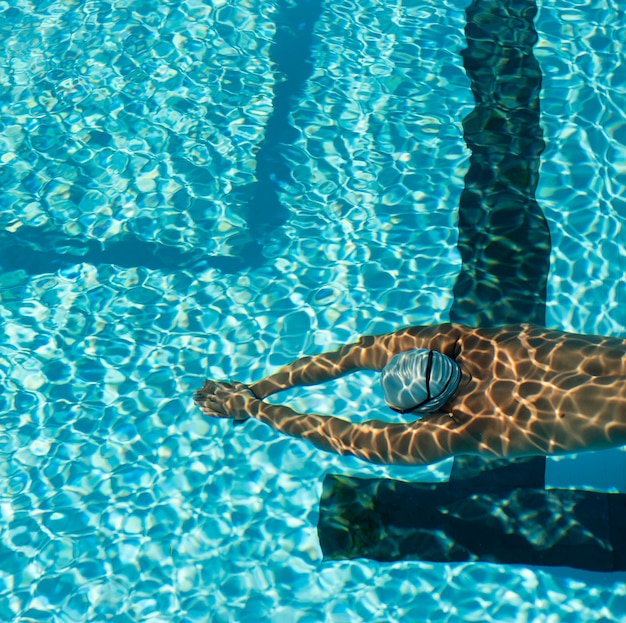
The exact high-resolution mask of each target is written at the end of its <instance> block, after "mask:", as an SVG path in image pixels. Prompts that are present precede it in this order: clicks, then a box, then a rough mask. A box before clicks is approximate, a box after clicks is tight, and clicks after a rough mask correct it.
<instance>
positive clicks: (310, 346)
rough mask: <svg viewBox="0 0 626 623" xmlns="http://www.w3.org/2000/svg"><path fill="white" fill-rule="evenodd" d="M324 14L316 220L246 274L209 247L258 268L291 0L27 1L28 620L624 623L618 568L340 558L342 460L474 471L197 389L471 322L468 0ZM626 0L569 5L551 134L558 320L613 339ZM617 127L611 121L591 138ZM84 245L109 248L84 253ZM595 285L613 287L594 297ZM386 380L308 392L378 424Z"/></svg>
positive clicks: (310, 154) (300, 214)
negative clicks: (336, 544)
mask: <svg viewBox="0 0 626 623" xmlns="http://www.w3.org/2000/svg"><path fill="white" fill-rule="evenodd" d="M322 8H323V10H322V13H321V14H320V16H319V18H318V19H317V21H316V23H315V26H314V31H313V32H314V35H313V37H314V38H313V43H312V46H313V47H312V57H311V58H312V59H313V61H312V62H313V66H312V71H311V74H310V76H309V77H308V78H307V79H306V82H305V84H304V86H303V87H302V88H303V91H302V94H301V95H300V96H299V99H298V101H297V106H294V107H293V108H292V109H291V113H290V114H291V119H292V121H293V127H294V128H295V130H296V131H297V136H295V137H294V138H293V140H292V141H291V143H290V145H289V147H288V149H286V150H285V152H284V153H282V154H281V157H283V158H285V159H286V161H287V162H289V163H290V166H291V168H292V170H293V183H291V184H285V183H282V184H281V186H280V200H281V205H283V206H284V207H285V208H286V209H288V210H289V218H288V219H287V220H286V221H285V223H284V224H283V225H281V227H280V228H279V230H278V234H279V235H278V237H276V238H275V240H276V241H277V242H275V243H267V244H265V245H264V246H263V254H264V256H265V257H266V258H267V260H268V261H267V263H266V264H265V265H263V266H262V267H259V268H257V269H254V270H253V271H249V270H245V269H244V270H242V271H240V272H232V273H230V274H225V273H224V272H223V271H222V272H220V271H219V270H217V269H215V268H214V267H213V268H212V267H210V266H208V267H207V266H203V265H200V266H199V268H197V269H194V270H191V269H190V268H184V266H192V265H195V264H194V263H195V262H196V261H197V259H196V253H197V250H198V249H201V250H202V257H206V256H210V255H215V256H220V257H226V256H228V255H229V254H231V253H232V252H233V249H235V248H236V247H237V244H238V243H239V241H240V240H241V238H240V236H241V235H242V232H243V233H245V231H246V229H247V228H248V223H247V222H246V219H245V217H244V215H243V213H242V211H241V197H240V196H239V195H237V192H236V190H237V189H241V188H245V187H246V185H249V184H251V183H253V182H254V180H255V176H254V175H255V166H256V164H257V156H258V150H259V148H260V146H261V145H262V141H263V138H264V128H265V127H266V125H267V123H268V120H269V119H270V118H271V115H272V112H273V108H272V103H273V101H274V98H275V95H276V82H277V80H279V78H280V77H279V76H276V74H275V72H274V71H273V67H272V57H271V55H272V51H271V48H272V45H274V42H275V34H276V28H275V24H276V23H277V20H278V18H279V16H278V15H277V12H278V11H279V10H280V6H278V5H272V4H267V3H255V2H250V3H245V4H241V3H238V4H237V6H234V5H230V4H227V3H223V4H220V3H214V4H212V5H210V6H209V5H203V4H200V3H191V2H185V3H183V2H181V3H178V2H161V3H159V4H158V6H157V5H156V4H155V3H150V2H146V3H143V4H141V5H132V6H131V5H130V4H127V3H124V2H116V3H113V4H109V5H107V4H105V3H101V4H97V3H81V2H74V3H70V4H68V3H64V4H55V3H46V4H41V5H40V4H37V5H35V4H34V3H30V4H29V3H27V2H23V3H20V4H19V5H17V4H16V5H15V6H13V5H12V4H10V3H6V4H3V5H1V6H0V9H2V10H3V16H4V18H5V21H4V22H3V23H2V24H1V25H0V28H1V29H2V35H3V36H2V41H3V43H2V45H3V46H4V51H5V54H4V58H5V59H6V61H5V62H4V63H2V68H1V73H0V84H1V85H2V92H3V99H2V100H1V101H0V118H1V121H2V124H3V132H2V138H1V139H0V140H1V141H2V152H3V153H2V156H1V158H2V160H1V161H2V164H3V167H2V171H1V172H0V176H1V179H2V188H1V190H0V202H1V203H2V205H3V206H6V209H5V210H3V211H2V214H0V223H1V224H2V228H3V233H2V243H3V248H4V249H9V248H10V251H7V252H6V253H2V254H1V255H0V259H1V262H2V263H3V266H4V268H5V270H4V272H3V279H2V290H1V301H0V305H1V307H2V318H3V321H2V332H3V338H2V351H1V355H0V356H1V360H2V363H1V365H2V370H3V373H4V375H5V377H6V379H5V382H6V385H7V387H8V388H9V390H10V391H9V392H7V393H6V394H5V395H4V396H3V397H2V398H1V400H2V401H3V408H2V412H3V414H5V415H3V419H2V424H1V426H2V431H1V433H0V435H1V436H2V443H0V454H1V455H2V460H1V461H0V472H1V477H0V491H1V493H0V496H1V497H0V504H1V505H0V517H1V522H2V525H3V530H2V540H1V543H0V547H1V548H2V549H1V553H0V556H1V557H2V560H3V564H2V565H0V567H1V569H0V583H1V586H0V615H1V616H2V618H6V619H7V620H13V619H16V620H19V617H22V619H27V618H28V617H30V618H37V617H39V618H47V619H53V620H54V619H55V618H56V620H59V621H65V620H69V619H74V620H85V621H87V620H94V621H95V620H104V619H107V618H114V619H115V620H116V621H124V620H128V621H137V620H144V619H145V620H154V621H159V620H161V621H171V620H173V617H174V619H175V620H181V621H183V620H189V621H202V620H209V621H212V622H216V621H237V623H240V622H246V621H258V619H259V618H260V617H261V616H262V617H263V618H266V619H268V620H272V621H286V620H288V621H311V622H312V621H324V620H332V621H341V620H350V621H351V622H352V621H360V620H361V621H368V622H371V621H392V620H398V619H399V618H405V619H411V618H416V619H420V620H423V619H424V618H430V619H431V620H434V621H437V620H447V619H455V618H458V616H459V615H460V614H462V615H463V616H473V617H475V618H481V619H487V620H489V619H493V620H516V619H519V620H523V619H524V618H526V619H534V620H542V619H547V618H548V616H550V615H551V616H558V617H560V619H561V620H564V621H567V620H572V621H586V620H589V621H592V620H600V619H601V618H602V617H604V618H605V619H608V620H618V619H619V617H620V616H621V613H622V612H624V610H625V608H626V606H625V605H624V595H623V590H622V589H621V588H620V587H619V586H617V585H616V582H615V580H613V579H610V578H609V579H600V578H595V579H594V578H580V576H575V575H573V574H559V573H547V572H545V571H542V570H530V569H524V568H517V569H512V568H507V567H504V566H498V565H491V566H485V565H461V566H455V565H451V566H448V565H433V564H427V563H424V564H416V563H404V564H397V565H378V564H376V563H371V562H366V561H356V562H345V563H333V564H328V565H325V564H321V562H320V559H321V553H320V549H319V543H318V541H317V535H316V533H315V525H316V522H317V516H318V510H317V504H318V502H319V499H320V494H321V482H322V479H323V476H324V475H325V474H326V473H328V472H329V471H332V472H334V473H347V474H360V475H362V476H372V477H381V476H392V477H404V478H409V479H411V480H420V481H423V482H426V481H441V480H445V479H446V478H447V473H448V472H449V470H450V466H449V465H440V466H434V467H433V468H429V469H422V470H412V471H411V472H410V474H407V472H406V471H399V470H394V469H391V468H376V467H370V466H364V465H361V464H359V463H357V462H356V461H348V460H345V459H339V458H337V457H334V456H327V455H321V454H319V453H316V452H314V451H312V450H311V449H310V448H308V447H307V446H306V445H304V444H302V443H300V442H297V441H293V440H289V439H282V438H277V437H275V436H274V435H272V434H271V432H270V431H269V430H267V429H264V428H262V427H260V426H255V425H254V423H250V425H247V426H246V427H244V428H243V430H239V429H238V430H232V429H231V428H230V427H229V426H227V425H226V423H209V422H206V421H204V420H203V419H202V418H201V417H200V416H199V415H198V414H197V413H196V412H195V411H194V410H193V408H192V406H191V403H190V400H189V396H190V391H191V390H192V389H193V388H194V387H196V386H197V385H198V384H199V382H200V379H201V378H202V377H203V376H204V375H205V374H208V375H210V376H216V377H229V376H234V377H239V378H248V377H252V378H259V377H260V376H261V375H262V374H263V373H264V372H265V371H267V370H268V369H269V368H273V367H274V366H278V365H281V364H283V363H285V362H287V361H289V360H291V359H292V358H293V357H296V356H298V355H300V354H303V353H305V352H312V351H318V350H321V349H324V348H328V347H329V346H331V345H333V346H334V345H336V344H338V343H342V342H345V341H347V340H350V339H353V338H354V337H356V336H357V335H358V334H360V333H367V332H381V331H386V330H392V329H393V328H396V327H398V326H400V325H405V324H410V323H411V324H412V323H415V324H417V323H431V322H437V321H439V320H445V319H446V318H447V314H448V311H449V309H450V306H451V304H452V289H453V286H454V284H455V282H456V278H457V275H458V272H459V270H460V264H461V257H460V255H459V252H458V250H457V230H456V218H457V209H458V205H459V196H460V193H461V190H462V189H463V186H464V176H465V174H466V172H467V170H468V167H469V160H468V159H469V152H468V151H467V149H466V146H465V143H464V141H463V136H462V125H461V123H462V120H463V118H465V117H466V116H467V115H468V114H469V113H470V111H471V110H472V109H473V107H474V101H473V98H472V94H471V91H470V80H469V79H468V77H467V75H466V73H465V71H464V69H463V65H462V57H461V51H462V50H463V48H464V47H465V46H466V41H465V37H464V27H465V21H466V17H465V13H464V10H463V9H462V8H460V7H458V6H453V5H452V4H451V3H447V4H446V3H443V4H441V3H439V4H437V5H434V4H432V5H431V4H422V5H419V6H408V5H406V4H404V3H395V4H393V3H392V5H389V4H388V3H387V4H386V5H385V6H384V7H383V6H380V5H377V4H376V3H366V4H363V3H360V4H359V5H358V6H356V5H353V4H352V3H349V2H341V1H340V2H333V3H332V4H329V3H326V4H324V5H323V7H322ZM612 11H614V10H613V8H612V6H611V5H609V4H607V5H605V4H603V3H601V2H599V3H596V4H594V5H592V4H589V5H586V6H585V7H578V8H576V9H573V8H572V7H570V6H568V7H567V10H566V11H565V16H566V18H567V19H560V17H559V14H557V12H556V11H554V12H552V11H550V10H549V9H548V8H541V10H540V13H539V16H538V18H537V19H536V20H535V27H536V29H537V31H538V33H539V35H540V40H539V43H538V45H537V47H536V49H535V54H536V57H537V59H538V60H539V62H540V66H541V70H542V73H543V80H544V82H543V92H542V127H543V129H544V136H545V140H546V144H547V148H546V152H544V157H543V160H542V163H541V171H540V180H539V187H538V198H539V201H540V204H541V207H542V209H545V210H546V215H547V216H548V220H549V223H550V225H551V235H552V241H553V249H554V251H553V254H552V256H551V262H552V264H551V270H552V277H551V280H550V282H549V284H548V291H549V293H548V306H547V307H548V319H549V321H550V322H551V323H552V324H559V325H562V326H566V328H573V329H574V330H579V331H584V332H589V333H593V332H599V333H612V332H613V333H615V332H616V331H617V328H618V327H619V326H620V323H621V326H623V320H622V319H621V318H620V316H619V313H620V311H619V305H618V304H619V301H620V298H619V297H620V296H621V294H620V290H619V286H618V285H617V284H618V283H620V280H621V277H622V275H623V274H624V271H623V270H622V272H621V273H620V274H619V277H617V276H616V275H617V271H618V270H619V266H620V265H621V264H620V262H622V259H621V258H622V257H623V251H622V250H621V248H620V243H619V236H620V233H621V223H622V220H623V214H624V212H623V210H622V209H621V207H620V203H619V199H618V197H619V195H620V188H622V187H623V181H622V180H621V178H620V175H621V173H620V171H619V170H618V169H616V168H615V167H617V165H615V164H613V163H615V162H619V158H617V157H616V156H617V152H619V149H620V148H619V145H620V144H622V143H623V141H621V138H620V137H621V136H622V135H621V132H622V128H623V125H622V124H623V121H622V116H621V112H620V111H621V109H622V108H623V107H622V106H620V105H619V101H620V98H619V92H618V90H617V88H618V87H619V84H620V82H619V80H620V78H619V77H620V76H621V75H622V72H623V66H622V65H623V63H622V62H621V60H620V59H621V58H622V57H621V56H620V54H621V39H620V37H619V36H618V35H617V34H616V33H618V32H619V31H620V28H619V25H618V21H616V20H619V19H623V18H622V17H621V16H620V14H619V13H617V14H616V13H615V12H612ZM621 30H623V28H622V29H621ZM564 41H566V42H568V43H567V45H565V44H564V43H563V42H564ZM603 41H604V43H603ZM579 53H582V55H583V56H582V58H581V57H579ZM577 59H578V60H577ZM575 61H576V62H575ZM579 61H580V62H579ZM583 61H584V62H583ZM598 63H600V66H601V67H602V68H603V71H601V72H598V73H596V72H595V70H594V67H595V66H597V65H598ZM605 69H606V71H604V70H605ZM570 80H571V81H572V84H575V88H573V89H570V90H567V89H566V88H565V87H564V86H563V84H564V83H565V82H567V81H570ZM564 90H567V91H568V99H567V101H566V102H564V101H563V91H564ZM581 103H585V105H584V106H582V105H579V104H581ZM574 113H575V114H574ZM588 126H593V127H594V128H596V126H600V127H602V128H605V130H603V131H600V130H598V131H597V132H595V133H594V134H593V139H594V143H593V145H594V149H592V150H589V149H583V150H581V149H580V147H579V146H580V145H583V146H584V145H585V144H586V143H585V142H584V140H578V138H577V137H579V136H582V132H583V129H584V131H585V132H587V127H588ZM573 163H575V165H576V166H574V164H573ZM581 165H584V166H582V168H581V169H580V170H581V171H587V172H591V171H593V172H596V171H602V172H604V171H606V172H610V175H608V178H610V180H611V184H612V185H609V184H608V183H607V182H606V179H607V176H605V175H604V173H602V174H596V173H594V174H593V177H592V187H593V189H594V191H597V192H596V194H597V195H598V196H601V197H602V205H601V209H600V210H598V213H597V215H595V216H591V215H590V214H588V213H586V212H584V210H583V208H582V199H583V194H584V193H586V192H587V188H586V184H587V183H588V181H589V178H588V177H581V176H579V175H578V174H577V173H576V171H578V170H579V169H578V167H579V166H581ZM613 169H615V170H613ZM557 173H558V176H560V177H558V179H557V177H555V176H556V175H557ZM562 176H564V177H563V179H562ZM563 180H564V181H563ZM578 202H580V204H579V203H578ZM579 205H580V207H579ZM546 206H547V207H546ZM564 206H565V207H564ZM570 215H571V216H570ZM27 228H33V229H27ZM587 240H593V244H588V243H587ZM51 241H52V242H51ZM128 241H130V244H129V242H128ZM101 242H102V243H103V245H102V246H101ZM10 243H14V246H12V247H10V246H9V244H10ZM122 243H124V244H126V245H127V246H121V247H119V246H118V247H116V246H115V245H116V244H122ZM133 245H134V246H133ZM51 246H54V248H55V251H56V253H57V254H58V255H55V254H51V253H50V248H51ZM25 250H26V251H27V252H28V253H27V254H26V255H24V252H25ZM66 251H69V252H71V253H72V254H73V255H74V256H75V257H83V258H84V259H86V261H85V262H84V263H81V264H74V265H72V266H67V265H65V264H63V263H62V262H61V258H63V257H66V256H63V255H61V254H62V253H65V252H66ZM137 254H140V256H141V261H136V257H137ZM112 255H115V256H116V261H117V262H119V264H118V265H116V264H115V263H112V262H111V257H112ZM20 256H21V257H22V258H27V259H28V261H29V262H31V261H32V264H27V266H26V268H28V272H27V273H24V272H20V271H19V270H18V269H17V267H16V266H15V265H14V264H12V263H11V262H13V261H14V260H13V258H15V257H20ZM578 258H581V259H580V260H578ZM90 260H92V261H90ZM24 261H25V260H24ZM55 262H56V263H55ZM605 277H606V279H605ZM585 280H587V281H585ZM581 282H584V283H590V284H591V286H592V287H591V289H590V290H589V292H588V293H587V295H586V298H585V299H584V300H582V298H581V297H580V295H579V294H578V290H577V284H580V283H581ZM571 300H574V301H576V302H577V304H576V305H572V304H571ZM621 300H622V301H623V298H622V299H621ZM584 310H593V312H589V311H587V312H585V311H584ZM358 381H359V385H358V388H357V386H355V385H351V384H350V383H349V382H348V380H343V381H342V382H340V383H338V387H337V389H336V391H335V393H333V395H332V397H329V392H328V391H327V390H324V388H322V389H320V390H315V391H312V392H306V393H305V392H299V393H298V392H294V394H293V396H292V397H291V398H290V400H292V401H293V405H294V406H295V407H296V408H298V409H302V410H307V409H316V410H319V411H322V412H331V411H332V412H336V413H338V414H340V415H344V416H346V417H348V416H353V414H354V413H358V414H359V415H360V416H363V417H368V416H371V415H372V414H374V413H375V412H376V411H377V409H379V408H380V406H381V404H382V402H381V400H380V397H379V394H378V389H377V386H376V381H375V379H374V378H372V377H370V376H368V375H361V376H360V377H359V379H358ZM173 613H174V614H173ZM176 617H177V618H176Z"/></svg>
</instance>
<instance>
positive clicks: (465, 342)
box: [448, 325, 626, 456]
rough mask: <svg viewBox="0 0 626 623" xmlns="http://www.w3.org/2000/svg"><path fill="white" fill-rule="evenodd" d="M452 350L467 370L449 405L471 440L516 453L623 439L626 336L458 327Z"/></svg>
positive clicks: (530, 328)
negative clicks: (606, 336) (625, 339)
mask: <svg viewBox="0 0 626 623" xmlns="http://www.w3.org/2000/svg"><path fill="white" fill-rule="evenodd" d="M454 354H455V359H456V361H457V363H459V364H460V365H461V367H462V368H463V369H464V370H465V372H466V373H467V377H466V379H465V383H462V386H461V389H460V391H459V392H458V393H457V395H456V397H455V398H453V400H452V401H450V403H448V407H449V408H450V409H451V411H452V414H453V415H454V417H455V418H456V419H457V421H458V422H459V425H460V426H461V427H462V428H464V429H465V430H464V433H465V438H466V439H467V440H468V441H467V443H468V445H469V446H472V444H473V445H476V444H478V445H480V446H481V450H482V451H485V450H486V448H491V449H493V450H494V452H495V453H497V454H498V455H501V456H516V455H524V454H529V453H531V454H533V453H541V454H559V453H567V452H572V451H576V450H580V449H581V448H585V449H602V448H605V447H614V446H616V445H621V444H626V341H624V340H620V339H615V338H604V337H598V336H584V335H576V334H571V333H564V332H562V331H551V330H548V329H543V328H540V327H534V326H529V325H522V326H520V325H511V326H507V327H497V328H493V329H466V328H461V330H460V334H459V336H458V339H457V340H456V347H455V353H454ZM474 449H475V448H472V447H468V451H472V450H474Z"/></svg>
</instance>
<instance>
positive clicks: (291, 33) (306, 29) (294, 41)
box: [205, 0, 322, 272]
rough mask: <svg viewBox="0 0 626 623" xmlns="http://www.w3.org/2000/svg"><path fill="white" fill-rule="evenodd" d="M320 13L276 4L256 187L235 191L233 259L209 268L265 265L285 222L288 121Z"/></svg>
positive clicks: (305, 75)
mask: <svg viewBox="0 0 626 623" xmlns="http://www.w3.org/2000/svg"><path fill="white" fill-rule="evenodd" d="M321 13H322V1H321V0H297V1H296V2H294V3H291V2H288V1H287V0H279V2H278V10H277V15H276V35H275V37H274V42H273V44H272V46H271V48H270V60H271V61H272V64H273V69H274V72H275V74H276V76H275V78H276V83H275V86H274V98H273V106H272V115H271V116H270V118H269V120H268V122H267V125H266V127H265V135H264V138H263V140H262V142H261V144H260V146H259V150H258V152H257V154H256V181H255V182H254V183H252V184H250V185H248V186H246V187H243V188H240V189H238V190H235V191H234V196H235V198H236V200H237V202H238V203H239V204H240V205H242V206H243V216H244V218H245V220H246V225H247V231H245V232H242V234H241V235H240V236H239V237H238V241H235V243H234V245H233V247H234V249H233V250H234V256H233V257H232V258H231V257H227V258H225V257H221V256H211V257H209V258H207V259H206V260H205V262H206V264H207V265H209V266H214V267H217V268H219V269H221V270H224V271H225V272H233V268H236V269H237V270H241V269H244V268H255V267H257V266H260V265H262V264H264V263H265V258H264V256H263V247H264V245H266V244H267V243H269V242H272V241H273V242H274V243H276V238H277V237H278V236H279V235H280V233H279V232H280V228H281V226H282V225H284V224H285V223H286V222H287V220H288V218H289V209H288V208H286V207H285V206H284V205H283V204H282V203H281V200H280V192H281V188H284V187H286V186H289V185H290V184H292V183H293V178H292V175H291V168H290V166H289V162H288V161H287V159H286V158H285V147H287V146H289V145H291V144H292V143H293V142H294V141H295V140H296V139H297V138H298V131H297V130H296V128H294V127H293V125H292V124H291V120H290V117H291V113H292V111H293V109H294V106H295V105H296V104H297V103H298V98H299V97H300V96H301V94H302V92H303V89H304V86H305V84H306V81H307V80H308V79H309V77H310V76H311V73H312V71H313V63H312V47H313V43H314V37H313V30H314V27H315V24H316V22H317V20H318V19H319V17H320V15H321ZM225 261H226V262H229V264H228V266H225V265H224V262H225Z"/></svg>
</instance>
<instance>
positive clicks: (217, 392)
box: [193, 380, 256, 421]
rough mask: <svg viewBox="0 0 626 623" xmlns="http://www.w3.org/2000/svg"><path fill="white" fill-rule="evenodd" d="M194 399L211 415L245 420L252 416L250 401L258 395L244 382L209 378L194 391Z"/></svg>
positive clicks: (201, 408)
mask: <svg viewBox="0 0 626 623" xmlns="http://www.w3.org/2000/svg"><path fill="white" fill-rule="evenodd" d="M193 399H194V402H195V403H196V404H197V405H198V407H199V408H200V410H201V411H202V413H204V414H205V415H207V416H209V417H218V418H231V419H233V420H237V421H245V420H247V419H248V418H249V417H250V416H249V413H248V411H249V407H250V403H251V401H252V400H256V397H255V396H254V395H253V394H252V392H250V390H248V389H247V387H246V386H245V385H243V384H242V383H226V382H223V381H211V380H207V381H205V383H204V385H203V386H202V389H200V390H198V391H196V392H195V393H194V396H193Z"/></svg>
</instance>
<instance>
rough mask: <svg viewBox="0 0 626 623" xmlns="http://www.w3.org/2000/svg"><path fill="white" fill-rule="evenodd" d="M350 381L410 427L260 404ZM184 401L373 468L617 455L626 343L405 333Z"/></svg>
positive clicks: (624, 403) (516, 331) (476, 332)
mask: <svg viewBox="0 0 626 623" xmlns="http://www.w3.org/2000/svg"><path fill="white" fill-rule="evenodd" d="M357 370H377V371H380V372H381V383H382V387H383V392H384V395H385V400H386V402H387V404H388V405H389V406H390V407H391V408H392V409H394V410H396V411H399V412H403V413H408V412H413V413H415V414H416V415H418V416H421V417H420V418H419V419H417V420H415V421H413V422H409V423H389V422H382V421H378V420H370V421H367V422H363V423H359V424H353V423H351V422H348V421H345V420H342V419H340V418H336V417H331V416H323V415H313V414H308V415H305V414H301V413H298V412H296V411H294V410H293V409H291V408H290V407H288V406H285V405H275V404H270V403H268V402H265V400H264V399H265V398H266V397H267V396H270V395H272V394H275V393H277V392H280V391H283V390H286V389H289V388H291V387H295V386H303V385H315V384H318V383H324V382H326V381H331V380H333V379H337V378H339V377H341V376H344V375H346V374H349V373H350V372H355V371H357ZM194 400H195V402H196V404H197V405H198V406H199V407H200V409H201V410H202V412H203V413H204V414H206V415H207V416H211V417H218V418H231V419H233V420H235V422H240V421H244V420H247V419H248V418H251V417H252V418H255V419H257V420H259V421H260V422H264V423H266V424H268V425H269V426H271V427H272V428H274V429H275V430H277V431H278V432H281V433H285V434H287V435H291V436H294V437H301V438H302V439H305V440H307V441H309V442H311V443H312V444H313V445H315V446H316V447H318V448H320V449H322V450H327V451H331V452H337V453H339V454H342V455H352V456H356V457H359V458H361V459H364V460H366V461H370V462H373V463H384V464H400V465H426V464H429V463H435V462H437V461H441V460H442V459H445V458H448V457H451V456H455V455H462V454H481V455H487V456H493V457H517V456H533V455H556V454H566V453H570V452H579V451H583V450H601V449H606V448H612V447H617V446H622V445H626V340H621V339H616V338H606V337H599V336H587V335H576V334H573V333H566V332H563V331H556V330H550V329H544V328H541V327H537V326H532V325H507V326H502V327H496V328H491V329H472V328H469V327H465V326H462V325H453V324H442V325H437V326H430V327H429V326H422V327H410V328H406V329H401V330H400V331H396V332H394V333H390V334H387V335H379V336H372V337H362V338H361V339H360V340H359V341H358V342H356V343H354V344H349V345H347V346H344V347H343V348H340V349H339V350H337V351H334V352H330V353H324V354H321V355H316V356H313V357H303V358H301V359H298V360H297V361H295V362H293V363H292V364H290V365H288V366H286V367H285V368H283V369H281V370H279V371H278V372H276V373H275V374H272V375H270V376H268V377H267V378H265V379H263V380H261V381H258V382H257V383H253V384H252V385H249V386H248V385H244V384H241V383H226V382H220V381H211V380H207V381H206V382H205V383H204V386H203V387H202V389H200V390H198V391H197V392H195V394H194Z"/></svg>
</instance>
